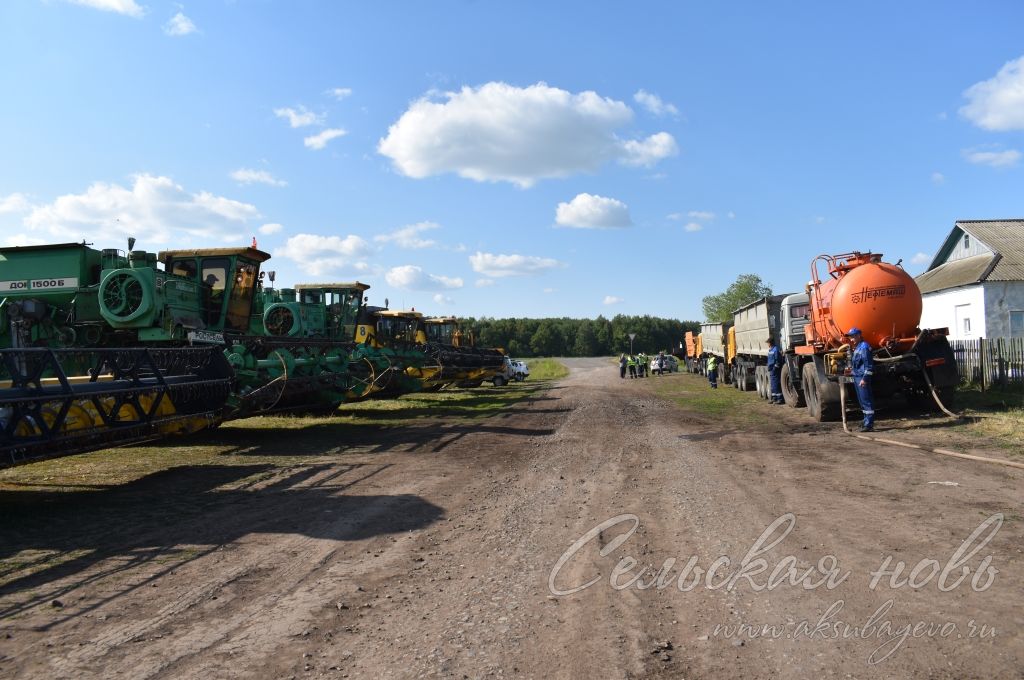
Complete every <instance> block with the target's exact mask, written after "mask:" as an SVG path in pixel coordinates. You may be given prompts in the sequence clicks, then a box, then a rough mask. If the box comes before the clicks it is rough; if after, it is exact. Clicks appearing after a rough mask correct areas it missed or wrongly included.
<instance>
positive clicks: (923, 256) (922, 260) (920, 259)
mask: <svg viewBox="0 0 1024 680" xmlns="http://www.w3.org/2000/svg"><path fill="white" fill-rule="evenodd" d="M931 261H932V256H931V255H929V254H927V253H917V254H916V255H914V256H913V257H912V258H910V264H928V263H929V262H931Z"/></svg>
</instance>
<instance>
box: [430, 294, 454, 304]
mask: <svg viewBox="0 0 1024 680" xmlns="http://www.w3.org/2000/svg"><path fill="white" fill-rule="evenodd" d="M433 300H434V302H435V303H436V304H439V305H441V306H442V307H447V306H449V305H454V304H455V300H453V299H451V298H450V297H448V296H447V295H444V294H442V293H436V294H435V295H434V297H433Z"/></svg>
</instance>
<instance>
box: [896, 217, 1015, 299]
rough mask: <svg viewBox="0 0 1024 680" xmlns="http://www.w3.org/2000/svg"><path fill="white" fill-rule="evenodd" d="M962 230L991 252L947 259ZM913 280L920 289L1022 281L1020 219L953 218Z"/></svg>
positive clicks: (930, 291) (933, 289)
mask: <svg viewBox="0 0 1024 680" xmlns="http://www.w3.org/2000/svg"><path fill="white" fill-rule="evenodd" d="M964 234H970V235H971V236H973V237H974V238H975V239H976V240H978V241H980V242H981V243H984V244H985V245H986V246H987V247H988V248H989V249H990V250H991V251H992V252H991V253H984V254H980V255H972V256H971V257H967V258H964V259H962V260H954V261H952V262H947V261H946V258H948V257H949V255H950V253H951V252H952V251H953V248H954V247H956V244H957V243H958V242H959V241H960V239H961V238H963V235H964ZM916 280H917V285H918V287H919V288H920V289H921V292H922V293H934V292H935V291H938V290H946V289H947V288H957V287H959V286H969V285H971V284H974V283H981V282H984V281H1024V219H1019V220H959V221H957V223H956V226H954V227H953V230H952V231H950V232H949V235H948V236H946V240H945V241H944V242H943V244H942V247H941V248H939V250H938V252H937V253H936V254H935V258H934V259H933V260H932V263H931V264H930V265H929V266H928V269H927V271H925V272H924V273H923V274H921V275H920V276H918V277H917V279H916Z"/></svg>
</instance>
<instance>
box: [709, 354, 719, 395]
mask: <svg viewBox="0 0 1024 680" xmlns="http://www.w3.org/2000/svg"><path fill="white" fill-rule="evenodd" d="M707 370H708V383H710V384H711V389H713V390H717V389H718V358H717V357H715V355H714V354H712V355H711V356H710V357H708V364H707Z"/></svg>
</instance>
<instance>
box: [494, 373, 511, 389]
mask: <svg viewBox="0 0 1024 680" xmlns="http://www.w3.org/2000/svg"><path fill="white" fill-rule="evenodd" d="M491 382H492V383H494V386H495V387H502V386H504V385H505V383H506V382H508V381H506V380H505V376H503V375H496V376H494V380H492V381H491Z"/></svg>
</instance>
